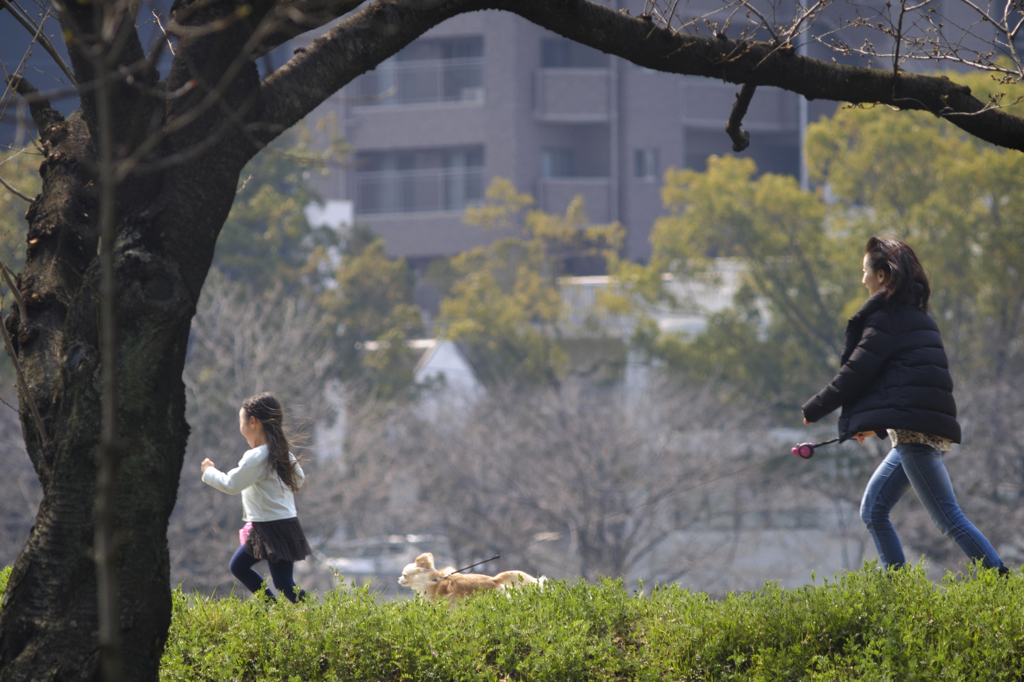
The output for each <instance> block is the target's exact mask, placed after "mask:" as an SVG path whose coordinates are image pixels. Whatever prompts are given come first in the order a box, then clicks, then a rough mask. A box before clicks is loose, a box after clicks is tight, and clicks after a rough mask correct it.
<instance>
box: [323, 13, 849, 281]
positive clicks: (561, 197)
mask: <svg viewBox="0 0 1024 682" xmlns="http://www.w3.org/2000/svg"><path fill="white" fill-rule="evenodd" d="M634 4H637V5H638V10H642V5H643V3H642V2H638V3H634ZM736 90H737V87H736V86H733V85H729V84H724V83H721V82H718V81H712V80H709V79H704V78H690V77H680V76H677V75H671V74H664V73H659V72H655V71H651V70H648V69H644V68H639V67H637V66H635V65H633V64H631V63H629V62H627V61H624V60H622V59H619V58H615V57H611V56H609V55H606V54H603V53H601V52H598V51H596V50H593V49H591V48H588V47H586V46H583V45H580V44H578V43H574V42H572V41H569V40H566V39H564V38H561V37H559V36H557V35H555V34H553V33H550V32H548V31H546V30H544V29H542V28H540V27H538V26H536V25H534V24H531V23H530V22H528V21H526V20H524V19H521V18H519V17H517V16H515V15H512V14H509V13H503V12H477V13H473V14H467V15H462V16H458V17H455V18H453V19H451V20H449V21H447V22H445V23H444V24H442V25H440V26H438V27H436V28H435V29H433V30H431V31H430V32H428V33H427V34H425V35H424V36H423V37H422V38H420V39H419V40H417V41H416V42H414V43H412V44H411V45H409V46H408V47H407V48H405V49H404V50H402V51H401V52H400V53H399V54H397V55H395V56H394V57H392V58H391V59H388V60H387V61H386V62H384V63H383V64H381V65H380V66H379V67H378V68H377V69H375V70H374V71H371V72H368V73H366V74H364V75H362V76H360V77H359V78H357V79H355V80H354V81H353V82H352V83H351V84H350V85H348V86H347V87H346V88H344V89H343V90H342V91H341V92H339V93H338V94H337V95H336V96H335V97H333V98H332V99H331V101H330V102H328V103H327V104H326V105H324V106H323V107H321V108H320V109H319V110H318V111H317V113H316V116H328V115H333V116H334V118H335V120H337V122H338V125H339V132H340V133H341V134H343V135H344V137H345V138H346V140H347V141H348V142H349V143H350V144H351V145H352V146H353V147H354V150H355V152H354V155H353V157H352V158H351V159H350V162H349V163H348V164H347V165H346V167H345V168H344V170H342V171H340V172H338V173H336V174H335V175H334V176H333V177H332V179H331V181H330V183H328V184H327V185H326V186H324V187H323V188H322V190H323V192H324V194H325V196H326V197H328V198H332V199H348V200H351V201H352V202H353V203H354V209H355V219H356V221H357V222H359V223H362V224H365V225H367V226H369V227H371V228H372V229H373V230H374V231H375V232H376V233H378V234H379V235H381V236H382V237H383V238H384V240H385V242H386V244H387V249H388V252H389V253H390V254H392V255H395V256H404V257H406V258H407V259H408V260H409V261H410V262H412V263H413V264H415V263H417V262H421V261H426V260H429V259H431V258H435V257H438V256H446V255H451V254H455V253H458V252H460V251H462V250H464V249H467V248H470V247H473V246H477V245H480V244H483V243H486V242H488V241H489V240H491V239H493V238H494V235H493V234H491V233H487V232H485V231H482V230H480V229H479V228H476V227H471V226H466V225H464V224H463V223H462V215H463V210H464V209H465V207H466V206H467V205H468V204H471V203H473V202H478V201H480V200H481V199H482V197H483V193H484V191H485V190H486V188H487V186H488V184H489V183H490V182H491V180H492V179H494V178H496V177H504V178H509V179H511V180H512V181H513V182H514V183H515V185H516V187H517V188H518V190H519V191H520V192H527V193H530V194H532V195H533V196H534V197H535V198H536V200H537V204H538V206H539V207H540V208H541V209H543V210H545V211H548V212H562V211H564V210H565V209H566V207H567V205H568V203H569V202H570V201H571V200H572V198H573V197H574V196H576V195H582V196H583V198H584V205H585V208H586V213H587V216H588V217H589V218H590V220H591V221H592V222H594V223H596V224H602V223H608V222H612V221H619V222H621V223H622V224H623V225H625V226H626V228H627V232H628V237H627V241H626V245H625V255H626V256H627V257H629V258H631V259H634V260H644V259H645V258H647V257H648V256H649V254H650V247H649V244H648V236H649V233H650V229H651V226H652V224H653V223H654V220H655V219H656V218H657V217H658V216H659V215H662V214H663V213H664V209H663V208H662V202H661V198H660V193H659V189H660V187H661V182H662V177H663V175H664V172H665V169H666V168H668V167H669V166H676V167H688V168H698V169H700V168H703V167H704V165H705V163H706V159H707V157H708V156H709V155H711V154H723V153H727V152H729V150H730V147H731V144H730V141H729V139H728V136H727V135H726V134H725V132H724V127H725V122H726V120H727V118H728V115H729V111H730V108H731V105H732V102H733V100H734V98H735V94H736ZM833 106H834V105H833ZM798 108H799V105H798V97H797V96H796V95H793V94H792V93H787V92H784V91H781V90H777V89H773V88H764V89H763V92H762V91H759V92H758V93H757V99H756V102H755V104H754V106H752V107H751V110H750V113H749V114H748V116H747V118H746V121H745V127H746V128H747V129H748V130H750V131H751V133H752V134H753V135H754V143H753V144H752V145H751V147H750V149H749V150H748V152H746V154H747V155H749V156H750V157H752V158H753V159H754V160H755V161H756V162H757V165H758V168H760V169H762V170H765V171H772V172H776V173H789V174H793V175H796V174H798V173H799V167H800V163H799V158H800V151H799V144H800V142H799V135H798V133H799V117H798ZM577 274H588V273H583V272H581V273H577Z"/></svg>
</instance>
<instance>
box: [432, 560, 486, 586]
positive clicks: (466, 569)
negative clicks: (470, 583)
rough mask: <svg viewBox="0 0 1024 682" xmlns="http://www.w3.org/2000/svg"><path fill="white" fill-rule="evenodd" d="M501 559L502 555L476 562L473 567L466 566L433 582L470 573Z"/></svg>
mask: <svg viewBox="0 0 1024 682" xmlns="http://www.w3.org/2000/svg"><path fill="white" fill-rule="evenodd" d="M500 558H501V555H500V554H495V555H494V556H492V557H491V558H490V559H484V560H483V561H478V562H476V563H475V564H473V565H472V566H466V567H465V568H460V569H459V570H457V571H452V572H451V573H449V574H448V575H442V576H441V577H440V578H437V579H435V580H433V582H435V583H436V582H439V581H441V580H444V579H445V578H447V577H449V576H453V575H455V574H456V573H462V572H463V571H468V570H469V569H471V568H476V567H477V566H483V565H484V564H487V563H490V562H492V561H494V560H495V559H500Z"/></svg>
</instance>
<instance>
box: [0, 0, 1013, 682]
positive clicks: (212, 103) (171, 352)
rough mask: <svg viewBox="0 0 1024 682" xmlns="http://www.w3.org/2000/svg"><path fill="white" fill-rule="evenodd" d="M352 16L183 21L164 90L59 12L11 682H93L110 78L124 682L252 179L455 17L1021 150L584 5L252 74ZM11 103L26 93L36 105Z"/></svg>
mask: <svg viewBox="0 0 1024 682" xmlns="http://www.w3.org/2000/svg"><path fill="white" fill-rule="evenodd" d="M358 4H359V3H356V2H353V1H350V0H335V1H333V2H331V1H326V2H324V1H320V0H308V1H307V0H297V1H295V2H276V3H275V2H273V0H256V1H255V2H251V3H244V2H242V0H237V2H236V1H232V0H177V2H175V5H174V7H173V10H172V18H173V20H174V21H173V22H172V26H171V30H172V31H174V32H176V33H177V35H178V43H177V50H176V55H175V58H174V60H173V65H172V67H171V71H170V73H169V75H168V76H167V78H166V79H165V80H162V81H161V80H159V76H158V74H157V73H156V71H155V69H154V68H153V67H152V66H151V65H150V64H149V62H148V61H147V60H146V57H145V55H144V53H143V50H142V48H141V45H140V44H139V40H138V37H137V35H136V34H135V31H134V28H133V27H132V26H131V23H130V21H121V22H120V23H119V22H117V21H114V22H109V21H108V22H107V23H106V24H104V15H103V11H107V10H110V11H114V10H112V9H110V8H111V6H110V5H105V4H103V3H100V2H97V3H93V4H85V3H62V4H61V5H60V6H59V15H60V20H61V25H62V27H63V28H64V32H65V34H66V35H72V36H73V37H74V40H73V41H71V42H70V43H69V53H70V56H71V62H72V65H73V68H74V72H75V79H76V82H77V83H78V87H79V90H80V93H81V102H82V108H81V110H80V111H78V112H76V113H75V114H73V115H71V116H70V117H69V118H68V119H67V120H64V119H63V118H62V117H61V116H60V115H58V114H56V112H53V111H52V110H51V109H49V107H48V106H45V103H42V102H39V101H38V100H36V101H34V102H33V104H32V114H33V118H34V119H35V121H36V123H37V126H38V127H39V130H40V134H41V141H42V143H43V147H44V150H45V152H46V157H45V160H44V161H43V163H42V166H41V168H40V173H41V175H42V178H43V189H42V192H41V193H40V194H39V196H38V197H36V198H35V200H34V201H33V202H32V204H31V207H30V209H29V211H28V214H27V219H28V223H29V231H28V245H27V254H26V264H25V270H24V272H23V273H22V274H21V275H20V277H19V278H18V280H17V285H18V287H19V289H20V291H21V293H22V296H23V297H24V300H25V309H24V310H25V312H24V315H23V314H22V313H21V312H20V311H19V310H15V311H13V312H12V313H11V314H10V315H8V317H7V318H6V321H5V324H6V327H7V329H8V330H9V331H10V332H11V334H12V336H13V338H14V341H15V346H16V348H15V351H16V354H17V356H18V360H19V361H20V363H21V365H22V366H23V368H24V373H25V378H26V383H25V386H26V388H25V390H22V391H21V392H20V396H19V398H20V403H21V412H22V415H23V418H22V428H23V431H24V436H25V441H26V446H27V449H28V452H29V456H30V457H31V459H32V463H33V465H34V467H35V470H36V472H37V474H38V476H39V479H40V481H41V483H42V488H43V500H42V503H41V504H40V507H39V512H38V517H37V519H36V523H35V526H34V528H33V530H32V533H31V536H30V539H29V541H28V544H27V545H26V547H25V549H24V551H23V552H22V553H21V555H20V556H19V558H18V560H17V562H16V563H15V565H14V570H13V573H12V576H11V579H10V582H9V584H8V587H7V591H6V594H5V596H4V603H3V608H2V611H0V682H14V681H17V682H21V681H23V680H32V679H35V680H40V681H41V682H42V681H44V680H72V679H74V680H81V679H99V676H100V673H99V672H98V668H97V658H98V651H99V649H98V644H97V627H98V625H97V623H98V620H97V589H96V572H95V564H94V554H93V541H94V538H93V505H94V497H95V492H96V491H95V487H96V483H95V482H96V473H97V472H96V464H95V459H94V456H95V450H96V447H97V445H98V443H99V438H100V402H101V401H100V386H101V371H100V354H99V348H100V338H99V317H100V315H99V312H100V306H99V292H100V266H99V261H98V257H97V251H98V245H99V237H100V235H99V232H98V216H99V213H100V210H99V209H100V207H99V205H98V201H99V199H98V196H99V195H98V189H97V188H98V182H97V178H98V174H97V159H98V153H97V143H96V141H97V139H98V136H97V125H98V117H97V107H96V97H97V92H98V89H97V88H96V87H95V83H96V80H97V79H101V78H106V79H109V83H108V85H109V87H105V88H103V89H102V90H104V91H109V92H110V97H111V101H110V107H111V108H110V111H111V118H112V124H111V127H112V131H111V133H112V137H113V151H114V157H115V160H116V162H117V163H118V164H119V165H118V169H119V170H118V173H117V180H118V184H117V188H116V217H115V220H116V227H117V238H116V240H115V242H114V249H115V253H114V267H115V273H116V279H117V288H118V295H117V296H118V297H117V307H116V320H117V335H116V336H117V340H118V346H117V366H116V371H117V378H118V391H117V394H118V401H117V422H118V424H119V428H118V432H117V441H118V443H119V445H120V449H121V452H122V453H123V454H122V457H121V462H120V466H119V469H118V471H117V475H116V479H115V482H114V485H115V490H116V499H115V501H116V504H115V512H114V513H115V519H116V526H117V529H118V535H117V538H118V540H119V545H120V558H119V560H118V563H117V566H118V570H119V585H120V600H121V606H120V618H121V637H122V648H123V651H124V655H125V660H124V666H125V671H126V676H127V678H128V679H130V680H156V679H157V676H158V665H159V661H160V656H161V653H162V650H163V645H164V640H165V638H166V636H167V631H168V627H169V624H170V608H171V600H170V585H169V560H168V548H167V540H166V530H167V521H168V517H169V516H170V513H171V510H172V508H173V506H174V502H175V496H176V489H177V483H178V477H179V474H180V470H181V466H182V461H183V457H184V452H185V444H186V440H187V437H188V425H187V424H186V423H185V419H184V413H185V393H184V386H183V384H182V379H181V375H182V369H183V367H184V362H185V353H186V347H187V343H188V335H189V327H190V324H191V319H192V316H193V315H194V312H195V307H196V302H197V300H198V298H199V294H200V291H201V289H202V285H203V282H204V280H205V278H206V275H207V272H208V270H209V267H210V263H211V261H212V258H213V251H214V246H215V244H216V240H217V236H218V234H219V231H220V229H221V227H222V225H223V223H224V220H225V219H226V217H227V215H228V211H229V210H230V208H231V203H232V201H233V199H234V196H235V189H236V185H237V181H238V176H239V173H240V171H241V169H242V167H243V166H244V164H245V163H246V162H247V161H248V160H249V159H250V158H251V157H252V156H253V155H254V154H256V153H257V152H258V151H259V149H261V148H262V147H263V146H264V145H265V144H266V143H268V142H269V141H270V140H272V139H273V138H275V137H276V136H277V135H279V134H280V133H281V132H283V131H284V130H286V129H288V128H289V127H291V126H292V125H294V124H296V123H297V122H299V121H300V120H301V119H302V118H303V117H304V116H306V115H307V114H308V113H310V112H311V111H312V110H313V109H314V108H315V107H316V106H318V105H319V104H321V103H322V102H323V101H324V100H326V99H327V97H329V96H330V95H332V94H333V93H334V92H336V91H337V90H338V89H339V88H341V87H342V86H344V85H345V84H346V83H348V82H349V81H351V79H352V78H354V77H356V76H358V75H359V74H361V73H363V72H365V71H367V70H370V69H372V68H374V67H375V66H376V65H377V64H379V63H380V62H381V61H383V60H384V59H386V58H387V57H389V56H391V55H393V54H394V53H396V52H397V51H398V50H400V49H401V48H402V47H404V46H405V45H407V44H409V43H410V42H412V41H413V40H415V39H416V38H417V37H418V36H420V35H422V34H423V33H424V32H425V31H427V30H428V29H430V28H432V27H433V26H436V25H437V24H439V23H441V22H442V21H444V20H445V19H448V18H450V17H452V16H455V15H457V14H460V13H463V12H470V11H477V10H484V9H501V10H507V11H511V12H514V13H516V14H519V15H521V16H523V17H525V18H526V19H528V20H530V21H532V22H535V23H537V24H539V25H541V26H544V27H545V28H548V29H550V30H552V31H554V32H556V33H559V34H561V35H563V36H565V37H567V38H570V39H573V40H576V41H578V42H581V43H584V44H587V45H590V46H592V47H595V48H597V49H600V50H603V51H605V52H609V53H612V54H616V55H619V56H621V57H623V58H625V59H628V60H630V61H632V62H634V63H637V64H640V65H642V66H646V67H649V68H652V69H658V70H661V71H668V72H673V73H680V74H691V75H701V76H707V77H710V78H717V79H722V80H726V81H729V82H734V83H741V84H748V85H751V86H761V85H772V86H775V87H781V88H785V89H788V90H791V91H793V92H798V93H801V94H804V95H806V96H808V97H813V98H825V99H833V100H840V101H849V102H878V103H885V104H891V105H893V106H897V107H901V108H907V109H923V110H927V111H931V112H932V113H934V114H936V115H940V116H945V117H947V118H949V119H950V120H951V121H953V122H954V123H956V124H957V125H959V126H960V127H961V128H963V129H964V130H967V131H968V132H970V133H971V134H973V135H976V136H978V137H979V138H981V139H985V140H988V141H990V142H993V143H994V144H999V145H1002V146H1005V147H1011V148H1014V149H1022V150H1024V122H1022V121H1021V120H1020V119H1018V118H1015V117H1012V116H1009V115H1006V114H1004V113H1001V112H999V111H987V112H984V113H977V112H979V111H981V110H982V108H983V105H982V103H981V102H979V101H978V100H977V99H975V98H974V97H972V96H971V94H970V92H969V91H968V90H967V89H966V88H964V87H961V86H957V85H954V84H953V83H951V82H950V81H948V80H946V79H944V78H937V77H931V76H919V75H915V76H910V75H901V76H899V77H898V78H894V77H893V74H892V73H891V72H888V71H880V70H870V69H856V68H851V67H845V66H840V65H836V64H827V63H824V62H817V61H815V60H811V59H808V58H805V57H800V56H798V55H796V54H795V53H794V52H793V51H792V50H788V49H780V48H777V47H774V46H771V45H766V44H757V43H743V42H737V41H730V40H725V39H718V38H700V37H695V36H688V35H683V34H675V33H672V32H670V31H667V30H664V29H660V28H656V27H654V26H652V25H651V24H650V23H649V22H647V21H645V20H644V19H642V18H636V17H631V16H628V15H626V14H621V13H618V12H615V11H612V10H609V9H607V8H605V7H602V6H599V5H595V4H592V3H590V2H587V1H585V0H376V1H375V2H372V3H370V4H368V5H367V6H365V7H364V8H363V9H361V10H359V11H358V12H356V13H354V14H352V15H351V16H349V17H348V18H346V19H344V20H343V21H341V22H340V23H338V24H337V25H336V26H334V27H333V28H331V29H330V30H329V31H328V32H327V33H326V34H325V35H323V36H322V37H320V38H318V39H317V40H315V41H314V42H313V43H312V45H310V46H309V47H308V48H306V49H305V50H303V51H301V52H299V53H298V54H296V55H295V57H294V58H293V59H291V60H290V61H289V62H288V63H287V64H286V65H285V66H283V67H282V68H280V69H278V71H276V72H275V73H274V74H272V75H271V76H269V77H268V78H267V79H265V80H264V81H263V82H262V83H261V82H259V79H258V75H257V71H256V68H255V66H254V59H256V58H257V57H258V56H259V55H260V54H263V53H265V52H266V51H267V50H269V49H271V48H273V47H274V46H275V45H277V44H280V43H282V42H283V41H284V40H287V39H288V38H290V37H293V36H294V35H297V34H298V33H301V32H303V31H305V30H309V29H310V28H314V27H316V26H320V25H322V24H325V23H326V22H328V21H330V20H331V19H333V18H336V17H338V16H340V15H342V14H344V13H346V12H349V11H351V10H353V9H355V7H356V6H357V5H358ZM104 8H106V9H104ZM108 18H109V17H108ZM96 46H99V49H97V50H93V49H91V48H92V47H96ZM97 55H100V56H99V57H97ZM19 91H20V92H22V93H23V94H25V93H29V92H30V90H29V89H28V87H27V85H24V87H21V88H19ZM755 105H756V102H755ZM965 113H966V114H973V115H968V116H964V115H960V114H965ZM755 144H756V139H755ZM32 406H34V407H35V408H36V409H37V410H38V412H39V414H40V415H41V420H42V424H43V430H44V431H45V437H44V433H43V432H42V431H40V429H39V428H38V426H37V423H36V422H35V420H34V419H33V418H32V417H31V415H32V409H31V407H32Z"/></svg>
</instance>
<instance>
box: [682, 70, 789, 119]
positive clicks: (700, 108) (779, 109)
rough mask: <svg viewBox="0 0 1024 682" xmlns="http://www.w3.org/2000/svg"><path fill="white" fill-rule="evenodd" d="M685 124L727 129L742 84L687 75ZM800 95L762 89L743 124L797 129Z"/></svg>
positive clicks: (683, 114) (684, 103)
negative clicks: (726, 125) (798, 99)
mask: <svg viewBox="0 0 1024 682" xmlns="http://www.w3.org/2000/svg"><path fill="white" fill-rule="evenodd" d="M680 87H681V88H682V103H683V106H682V123H683V125H685V126H688V127H693V128H713V129H724V128H725V124H726V123H727V122H728V120H729V113H730V112H731V111H732V104H733V102H735V101H736V93H737V92H739V91H740V86H739V85H733V84H731V83H719V82H714V81H711V80H708V79H706V78H683V79H682V85H681V86H680ZM797 97H798V96H797V95H795V94H793V93H791V92H785V91H783V90H779V89H778V88H767V87H765V88H758V89H757V91H756V92H754V99H753V100H752V101H751V102H750V109H749V110H748V111H747V115H746V116H744V117H743V127H744V128H746V129H747V130H759V131H765V132H770V131H775V132H782V131H791V130H796V129H797V127H798V125H799V121H798V117H799V113H798V109H797V106H798V103H797Z"/></svg>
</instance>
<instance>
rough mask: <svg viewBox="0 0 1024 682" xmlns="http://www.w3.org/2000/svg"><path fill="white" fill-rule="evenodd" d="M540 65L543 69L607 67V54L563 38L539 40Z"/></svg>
mask: <svg viewBox="0 0 1024 682" xmlns="http://www.w3.org/2000/svg"><path fill="white" fill-rule="evenodd" d="M540 54H541V59H540V65H541V66H542V67H544V68H545V69H607V68H608V63H609V61H608V55H606V54H605V53H604V52H601V51H599V50H595V49H594V48H592V47H587V46H586V45H581V44H580V43H577V42H574V41H572V40H566V39H565V38H545V39H544V40H541V42H540Z"/></svg>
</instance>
